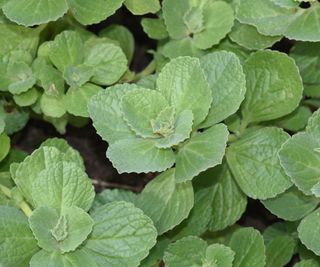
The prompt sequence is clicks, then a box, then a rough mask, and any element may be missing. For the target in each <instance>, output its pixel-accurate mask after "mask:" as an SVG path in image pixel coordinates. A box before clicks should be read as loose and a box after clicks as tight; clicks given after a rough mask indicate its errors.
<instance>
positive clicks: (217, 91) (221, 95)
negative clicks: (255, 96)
mask: <svg viewBox="0 0 320 267" xmlns="http://www.w3.org/2000/svg"><path fill="white" fill-rule="evenodd" d="M200 62H201V66H202V68H203V70H204V72H205V74H206V77H207V80H208V83H209V86H210V89H211V93H212V97H213V101H212V104H211V108H210V111H209V114H208V116H207V118H206V119H205V121H204V122H203V123H202V124H201V127H210V126H212V125H214V124H215V123H218V122H221V121H223V120H224V119H226V118H227V117H229V116H230V115H232V114H233V113H235V112H236V111H237V110H238V109H239V107H240V104H241V102H242V101H243V99H244V95H245V92H246V79H245V76H244V73H243V69H242V66H241V63H240V60H239V59H238V58H237V56H236V55H235V54H233V53H230V52H225V51H221V52H214V53H210V54H207V55H205V56H203V57H202V58H201V59H200Z"/></svg>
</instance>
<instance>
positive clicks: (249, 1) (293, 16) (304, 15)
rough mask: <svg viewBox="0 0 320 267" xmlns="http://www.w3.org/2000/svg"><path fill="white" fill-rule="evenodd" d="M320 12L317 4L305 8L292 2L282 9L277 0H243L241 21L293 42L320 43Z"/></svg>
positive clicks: (262, 31)
mask: <svg viewBox="0 0 320 267" xmlns="http://www.w3.org/2000/svg"><path fill="white" fill-rule="evenodd" d="M291 2H292V1H291ZM319 13H320V6H319V5H317V4H315V5H311V7H310V8H307V9H304V8H300V7H297V4H296V5H292V3H290V5H289V6H288V5H286V7H282V6H281V5H279V4H276V3H274V0H266V1H264V0H258V1H254V0H242V1H240V5H239V7H238V11H237V19H238V20H239V21H240V22H242V23H247V24H250V25H254V26H256V27H257V29H258V31H259V32H260V33H262V34H265V35H271V36H274V35H285V36H286V37H288V38H289V39H295V40H301V41H312V42H316V41H319V40H320V39H319V36H318V32H319V30H320V26H319V24H318V23H317V22H318V16H319Z"/></svg>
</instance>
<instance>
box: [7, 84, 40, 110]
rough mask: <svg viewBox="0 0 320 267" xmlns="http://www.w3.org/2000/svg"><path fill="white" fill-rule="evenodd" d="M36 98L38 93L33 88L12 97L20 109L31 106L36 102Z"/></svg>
mask: <svg viewBox="0 0 320 267" xmlns="http://www.w3.org/2000/svg"><path fill="white" fill-rule="evenodd" d="M38 96H39V92H38V91H37V89H35V88H34V87H33V88H31V89H30V90H28V91H27V92H24V93H21V94H18V95H13V99H14V102H16V103H17V105H19V106H20V107H27V106H31V105H33V104H34V103H35V102H36V101H37V99H38Z"/></svg>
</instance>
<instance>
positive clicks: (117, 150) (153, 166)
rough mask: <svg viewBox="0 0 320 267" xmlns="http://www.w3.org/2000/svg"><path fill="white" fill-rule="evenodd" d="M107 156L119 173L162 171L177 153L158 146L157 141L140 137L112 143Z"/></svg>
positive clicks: (172, 162) (173, 159)
mask: <svg viewBox="0 0 320 267" xmlns="http://www.w3.org/2000/svg"><path fill="white" fill-rule="evenodd" d="M107 157H108V158H109V159H110V161H111V162H112V164H113V166H114V167H115V168H116V169H117V171H118V172H119V173H124V172H128V173H130V172H136V173H142V172H145V173H147V172H160V171H164V170H166V169H168V168H170V167H171V166H172V165H173V164H174V162H175V154H174V152H173V151H172V150H171V149H170V148H168V149H161V148H157V147H156V146H155V141H153V140H148V139H138V138H136V139H124V140H120V141H117V142H115V143H113V144H111V145H110V146H109V148H108V150H107Z"/></svg>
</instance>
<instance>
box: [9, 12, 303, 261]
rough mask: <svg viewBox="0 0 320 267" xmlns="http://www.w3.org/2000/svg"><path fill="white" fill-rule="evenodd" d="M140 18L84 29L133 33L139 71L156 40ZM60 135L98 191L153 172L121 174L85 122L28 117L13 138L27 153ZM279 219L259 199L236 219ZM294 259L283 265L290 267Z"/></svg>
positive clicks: (285, 45)
mask: <svg viewBox="0 0 320 267" xmlns="http://www.w3.org/2000/svg"><path fill="white" fill-rule="evenodd" d="M140 20H141V17H138V16H133V15H132V14H131V13H130V12H128V11H127V10H126V9H124V8H123V9H120V10H119V11H118V12H117V13H116V14H115V15H114V16H112V17H111V18H109V19H107V20H106V21H104V22H102V23H100V24H98V25H94V26H90V27H89V28H88V29H89V30H91V31H93V32H96V33H97V32H99V31H100V30H101V29H103V28H105V27H106V26H108V25H110V24H114V23H116V24H122V25H124V26H126V27H127V28H128V29H129V30H130V31H131V32H132V33H133V35H134V37H135V42H136V48H135V55H134V59H133V62H132V64H131V66H130V69H131V70H133V71H136V72H139V71H141V70H143V69H144V68H145V67H146V66H147V65H148V63H149V62H150V61H151V59H152V57H151V56H150V55H149V54H148V52H147V51H148V50H149V49H155V48H156V42H154V41H153V40H150V39H149V38H148V37H147V35H146V34H145V33H144V32H143V30H142V28H141V25H140ZM292 44H293V43H292V41H289V40H287V39H283V40H282V41H281V42H279V43H276V44H275V45H274V47H273V48H272V49H275V50H279V51H282V52H288V51H289V50H290V48H291V47H292ZM50 137H59V138H64V139H66V140H67V141H68V143H69V144H70V145H71V146H72V147H74V148H75V149H77V150H78V151H79V152H80V154H81V155H82V157H83V159H84V162H85V165H86V170H87V173H88V175H89V177H90V178H91V179H93V183H94V185H95V187H96V191H97V192H100V191H101V190H103V189H105V188H122V189H128V190H132V191H135V192H140V191H141V190H142V189H143V188H144V186H145V185H146V184H147V183H148V182H149V181H150V180H151V179H152V178H153V177H155V174H121V175H119V174H118V173H117V171H116V170H115V169H114V168H113V166H112V164H111V162H110V161H109V160H108V159H107V158H106V150H107V147H108V146H107V143H106V142H104V141H103V140H102V139H101V138H100V136H99V135H98V134H96V131H95V129H94V128H93V126H92V125H91V121H90V122H89V124H88V125H87V126H85V127H83V128H75V127H73V126H70V125H68V127H67V132H66V134H65V135H60V134H59V133H58V132H57V131H56V130H55V129H54V127H53V126H52V125H50V124H49V123H46V122H44V121H40V120H35V119H31V120H30V121H29V123H28V125H27V126H26V127H25V128H24V130H23V131H22V132H19V133H18V134H16V135H15V136H14V137H13V143H14V146H15V147H17V148H20V149H23V150H25V151H27V152H29V153H31V152H32V151H33V150H34V149H36V148H38V147H39V145H40V144H41V143H42V142H43V141H44V140H45V139H47V138H50ZM277 221H279V219H277V218H276V217H275V216H274V215H272V214H271V213H270V212H268V211H267V210H266V209H265V208H264V207H263V205H262V204H261V203H260V202H259V201H254V200H251V199H250V200H249V202H248V206H247V210H246V212H245V213H244V214H243V216H242V218H241V219H240V220H239V222H238V223H239V224H241V225H243V226H252V227H254V228H256V229H259V230H262V231H263V230H264V229H265V228H266V227H267V226H268V225H270V224H272V223H274V222H277ZM296 260H297V259H296V258H294V259H293V260H292V262H291V263H290V264H289V265H287V266H293V263H294V262H296Z"/></svg>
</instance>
